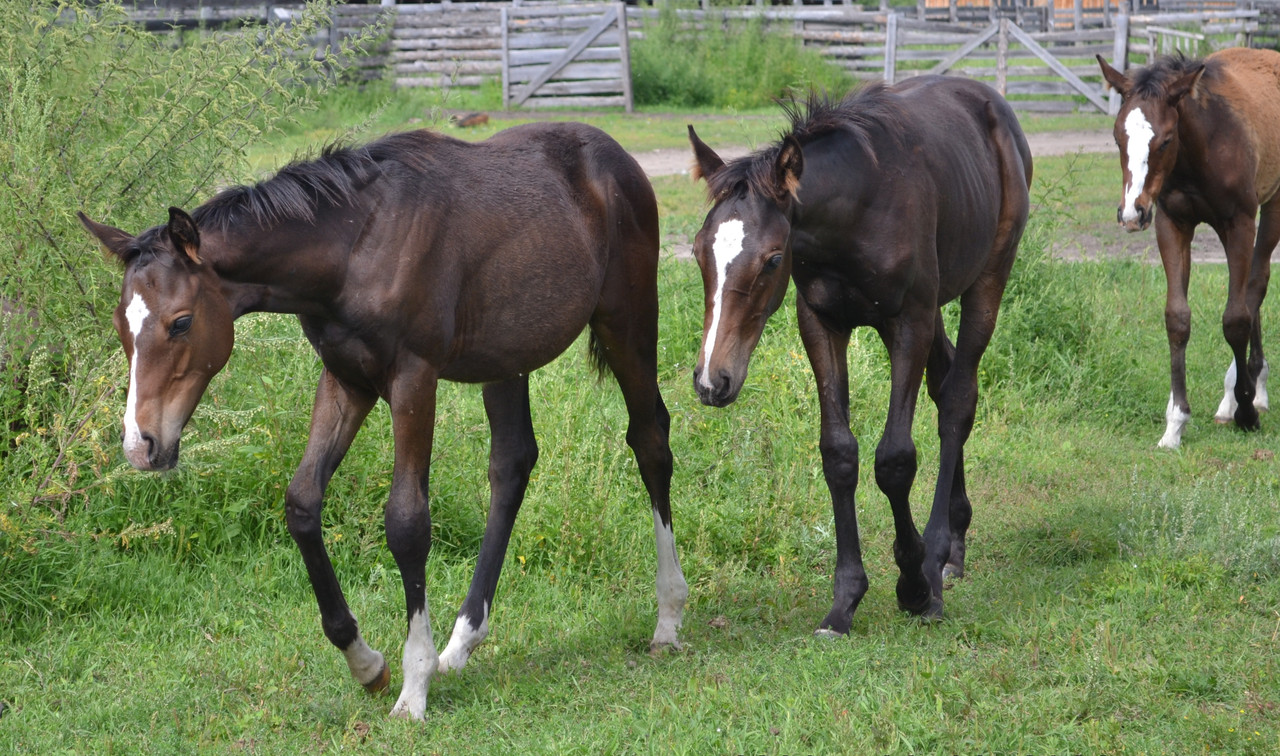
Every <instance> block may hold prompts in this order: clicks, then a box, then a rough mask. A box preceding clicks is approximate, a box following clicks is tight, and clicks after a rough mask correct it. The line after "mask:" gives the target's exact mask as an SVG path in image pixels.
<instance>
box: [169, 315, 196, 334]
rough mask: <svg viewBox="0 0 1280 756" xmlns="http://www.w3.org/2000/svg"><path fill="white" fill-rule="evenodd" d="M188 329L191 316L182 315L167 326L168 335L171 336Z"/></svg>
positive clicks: (189, 328)
mask: <svg viewBox="0 0 1280 756" xmlns="http://www.w3.org/2000/svg"><path fill="white" fill-rule="evenodd" d="M190 330H191V316H190V315H183V316H182V317H180V318H178V319H177V320H175V321H173V325H171V326H169V337H170V338H173V337H176V336H181V335H182V334H184V333H186V332H187V331H190Z"/></svg>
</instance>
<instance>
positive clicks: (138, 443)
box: [123, 433, 181, 472]
mask: <svg viewBox="0 0 1280 756" xmlns="http://www.w3.org/2000/svg"><path fill="white" fill-rule="evenodd" d="M123 445H124V457H125V459H127V460H129V464H131V465H133V467H134V468H135V469H138V470H144V471H152V472H163V471H165V470H172V469H173V468H174V466H176V465H177V464H178V447H179V446H180V445H181V439H179V440H178V441H174V442H173V443H172V444H168V445H164V444H161V443H160V441H159V440H158V439H157V438H156V437H155V436H153V435H151V434H150V433H140V434H139V435H138V436H137V437H136V438H132V439H131V438H129V437H128V436H126V438H125V441H124V444H123Z"/></svg>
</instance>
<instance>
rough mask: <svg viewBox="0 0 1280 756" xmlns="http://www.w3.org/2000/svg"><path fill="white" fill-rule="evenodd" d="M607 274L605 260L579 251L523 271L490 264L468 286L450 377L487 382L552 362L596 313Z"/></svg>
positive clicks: (451, 354)
mask: <svg viewBox="0 0 1280 756" xmlns="http://www.w3.org/2000/svg"><path fill="white" fill-rule="evenodd" d="M566 271H571V272H572V273H571V274H570V275H566ZM486 278H487V279H488V280H487V281H486ZM602 278H603V266H602V265H601V264H600V263H599V262H597V261H595V260H592V259H589V257H578V256H563V257H561V259H559V260H546V261H544V262H543V264H541V265H539V266H538V267H535V268H533V269H526V270H524V271H523V272H522V273H520V274H519V275H515V276H512V275H504V276H496V275H489V276H486V275H484V272H483V270H482V271H481V275H480V276H478V277H476V279H475V283H473V284H471V285H470V286H468V287H466V288H464V291H463V293H464V297H463V298H462V299H461V300H460V302H459V305H458V308H457V319H456V321H455V323H454V327H453V338H452V339H451V348H450V350H449V355H448V358H447V362H446V364H445V365H444V366H443V367H442V373H441V375H442V377H444V378H446V379H448V380H453V381H463V382H470V383H486V382H490V381H496V380H504V379H506V378H510V377H511V376H513V375H517V374H520V373H529V372H531V371H533V370H536V369H538V368H540V367H542V366H543V365H546V364H547V363H549V362H551V361H552V360H554V359H555V358H556V357H557V356H559V355H560V354H562V353H563V352H564V351H565V350H566V349H568V348H569V347H570V346H571V345H572V344H573V342H574V340H575V339H577V338H578V335H579V334H581V333H582V330H583V328H585V327H586V325H587V323H588V321H589V320H590V319H591V315H592V313H593V312H594V311H595V309H596V305H597V303H598V302H599V298H600V286H601V280H602ZM495 279H496V280H495ZM469 290H470V291H474V292H475V293H472V294H469V295H468V291H469Z"/></svg>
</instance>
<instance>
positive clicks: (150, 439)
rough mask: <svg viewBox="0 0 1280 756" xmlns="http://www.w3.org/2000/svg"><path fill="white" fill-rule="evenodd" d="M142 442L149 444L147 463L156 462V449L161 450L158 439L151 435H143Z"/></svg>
mask: <svg viewBox="0 0 1280 756" xmlns="http://www.w3.org/2000/svg"><path fill="white" fill-rule="evenodd" d="M142 440H143V441H146V442H147V461H148V462H154V461H155V459H156V449H158V448H159V444H157V443H156V437H155V436H153V435H151V434H150V433H143V434H142Z"/></svg>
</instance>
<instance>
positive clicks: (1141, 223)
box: [1116, 202, 1155, 233]
mask: <svg viewBox="0 0 1280 756" xmlns="http://www.w3.org/2000/svg"><path fill="white" fill-rule="evenodd" d="M1153 217H1155V213H1154V212H1152V209H1151V207H1150V206H1147V205H1139V204H1137V203H1136V202H1135V203H1134V205H1133V213H1132V214H1126V213H1125V211H1124V206H1123V205H1121V206H1120V207H1118V208H1116V221H1117V222H1118V223H1119V224H1120V225H1121V226H1123V227H1124V230H1126V231H1128V232H1129V233H1134V232H1135V231H1146V230H1147V227H1149V226H1150V225H1151V220H1152V218H1153Z"/></svg>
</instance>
